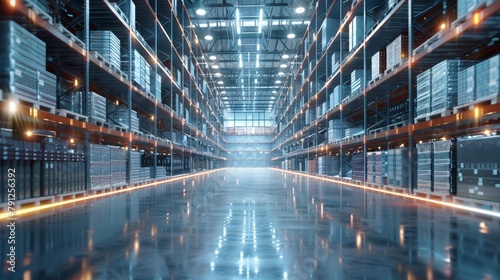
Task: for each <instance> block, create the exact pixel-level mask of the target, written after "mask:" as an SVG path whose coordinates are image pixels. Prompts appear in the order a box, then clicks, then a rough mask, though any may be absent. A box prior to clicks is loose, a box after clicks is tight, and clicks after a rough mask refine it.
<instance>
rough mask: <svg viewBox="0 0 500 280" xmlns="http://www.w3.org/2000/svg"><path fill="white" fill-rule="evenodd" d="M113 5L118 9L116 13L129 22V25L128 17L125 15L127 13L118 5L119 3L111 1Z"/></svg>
mask: <svg viewBox="0 0 500 280" xmlns="http://www.w3.org/2000/svg"><path fill="white" fill-rule="evenodd" d="M111 7H113V9H114V10H115V11H116V13H117V14H118V15H119V16H120V17H121V18H122V19H123V20H124V21H125V22H126V23H127V26H128V25H129V23H128V17H127V16H126V15H125V13H124V12H123V11H122V10H121V9H120V7H118V4H116V3H111Z"/></svg>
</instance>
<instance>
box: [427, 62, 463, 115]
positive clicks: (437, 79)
mask: <svg viewBox="0 0 500 280" xmlns="http://www.w3.org/2000/svg"><path fill="white" fill-rule="evenodd" d="M468 65H469V62H468V61H462V60H445V61H442V62H441V63H439V64H437V65H435V66H434V67H432V79H431V80H432V84H431V88H432V100H431V112H436V111H441V110H444V109H448V108H453V107H455V106H456V105H457V91H458V72H459V71H460V70H461V69H465V68H466V67H467V66H468Z"/></svg>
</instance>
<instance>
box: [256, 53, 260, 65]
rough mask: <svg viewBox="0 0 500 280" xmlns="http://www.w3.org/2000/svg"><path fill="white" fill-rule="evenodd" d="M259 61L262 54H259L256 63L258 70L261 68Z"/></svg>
mask: <svg viewBox="0 0 500 280" xmlns="http://www.w3.org/2000/svg"><path fill="white" fill-rule="evenodd" d="M259 59H260V54H257V59H256V61H255V67H257V68H258V67H260V61H259Z"/></svg>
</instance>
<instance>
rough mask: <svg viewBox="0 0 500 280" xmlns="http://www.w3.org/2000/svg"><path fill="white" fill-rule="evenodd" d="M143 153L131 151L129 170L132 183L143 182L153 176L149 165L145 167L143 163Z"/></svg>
mask: <svg viewBox="0 0 500 280" xmlns="http://www.w3.org/2000/svg"><path fill="white" fill-rule="evenodd" d="M142 154H143V153H142V152H136V151H132V152H131V157H130V170H129V172H130V182H131V183H132V184H136V183H141V182H144V181H147V180H149V179H150V178H151V177H150V171H149V167H143V166H142V164H141V157H142Z"/></svg>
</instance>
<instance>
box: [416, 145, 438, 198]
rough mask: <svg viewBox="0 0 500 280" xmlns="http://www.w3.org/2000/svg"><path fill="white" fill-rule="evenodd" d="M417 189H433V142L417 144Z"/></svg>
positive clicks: (427, 190) (428, 190) (429, 190)
mask: <svg viewBox="0 0 500 280" xmlns="http://www.w3.org/2000/svg"><path fill="white" fill-rule="evenodd" d="M417 156H418V159H417V189H419V190H421V191H426V192H431V191H433V188H434V186H433V180H432V167H433V166H432V164H433V163H432V159H433V146H432V142H428V143H420V144H417Z"/></svg>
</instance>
